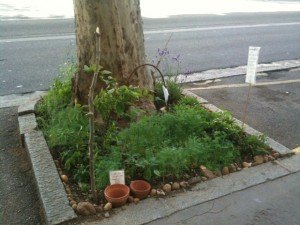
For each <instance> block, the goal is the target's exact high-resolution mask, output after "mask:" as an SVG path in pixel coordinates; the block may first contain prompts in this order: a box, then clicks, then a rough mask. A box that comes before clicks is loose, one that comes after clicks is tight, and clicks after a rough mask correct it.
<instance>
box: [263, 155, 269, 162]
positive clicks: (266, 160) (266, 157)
mask: <svg viewBox="0 0 300 225" xmlns="http://www.w3.org/2000/svg"><path fill="white" fill-rule="evenodd" d="M268 161H269V158H268V156H267V155H265V156H264V163H266V162H268Z"/></svg>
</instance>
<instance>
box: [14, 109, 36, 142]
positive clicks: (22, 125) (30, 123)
mask: <svg viewBox="0 0 300 225" xmlns="http://www.w3.org/2000/svg"><path fill="white" fill-rule="evenodd" d="M18 121H19V129H20V134H21V140H22V145H23V147H25V143H24V134H26V133H29V132H31V131H34V130H35V129H36V128H37V123H36V118H35V114H34V113H30V114H26V115H23V116H19V117H18Z"/></svg>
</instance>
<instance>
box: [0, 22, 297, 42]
mask: <svg viewBox="0 0 300 225" xmlns="http://www.w3.org/2000/svg"><path fill="white" fill-rule="evenodd" d="M295 25H300V22H290V23H263V24H252V25H232V26H215V27H194V28H180V29H166V30H148V31H144V34H145V35H149V34H164V33H181V32H196V31H211V30H227V29H242V28H260V27H280V26H295ZM65 39H75V35H74V34H72V35H61V36H45V37H27V38H26V37H24V38H14V39H0V44H1V43H12V42H26V41H47V40H65Z"/></svg>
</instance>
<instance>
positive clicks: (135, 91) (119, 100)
mask: <svg viewBox="0 0 300 225" xmlns="http://www.w3.org/2000/svg"><path fill="white" fill-rule="evenodd" d="M144 95H145V93H144V92H143V91H142V90H141V89H140V88H137V87H133V86H120V87H117V86H116V87H113V88H111V89H102V90H101V91H100V93H99V94H98V95H97V96H96V98H95V107H96V110H97V111H98V112H99V113H100V114H101V116H102V117H103V118H104V120H109V119H111V118H112V117H113V116H116V117H117V118H121V117H124V116H125V115H126V110H127V109H128V107H129V106H130V105H132V104H133V103H134V102H136V101H138V100H139V99H140V98H141V97H142V96H144Z"/></svg>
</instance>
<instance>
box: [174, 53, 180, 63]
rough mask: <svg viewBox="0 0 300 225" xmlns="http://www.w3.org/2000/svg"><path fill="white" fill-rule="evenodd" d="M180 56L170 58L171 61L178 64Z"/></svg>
mask: <svg viewBox="0 0 300 225" xmlns="http://www.w3.org/2000/svg"><path fill="white" fill-rule="evenodd" d="M179 58H180V54H178V55H177V56H176V57H172V60H174V61H176V62H179Z"/></svg>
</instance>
